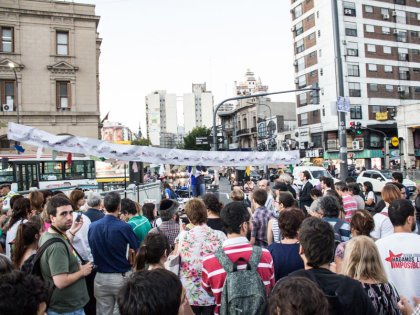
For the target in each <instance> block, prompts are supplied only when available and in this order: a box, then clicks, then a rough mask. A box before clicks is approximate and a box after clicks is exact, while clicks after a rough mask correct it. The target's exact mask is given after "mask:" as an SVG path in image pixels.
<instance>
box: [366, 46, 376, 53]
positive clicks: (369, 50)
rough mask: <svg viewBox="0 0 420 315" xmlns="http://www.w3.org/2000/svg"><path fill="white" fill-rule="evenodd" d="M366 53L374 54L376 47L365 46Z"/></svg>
mask: <svg viewBox="0 0 420 315" xmlns="http://www.w3.org/2000/svg"><path fill="white" fill-rule="evenodd" d="M367 51H368V52H376V46H375V45H367Z"/></svg>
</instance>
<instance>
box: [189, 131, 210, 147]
mask: <svg viewBox="0 0 420 315" xmlns="http://www.w3.org/2000/svg"><path fill="white" fill-rule="evenodd" d="M210 132H211V130H210V129H209V128H206V127H196V128H194V129H193V130H191V132H190V133H188V134H187V135H186V136H185V137H184V146H183V149H185V150H203V151H210V144H201V145H196V144H195V139H196V138H197V137H206V138H207V137H209V136H210Z"/></svg>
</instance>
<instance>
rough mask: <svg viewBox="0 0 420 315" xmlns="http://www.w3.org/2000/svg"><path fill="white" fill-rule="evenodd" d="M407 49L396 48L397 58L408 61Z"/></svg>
mask: <svg viewBox="0 0 420 315" xmlns="http://www.w3.org/2000/svg"><path fill="white" fill-rule="evenodd" d="M408 59H409V58H408V49H407V48H398V60H399V61H408Z"/></svg>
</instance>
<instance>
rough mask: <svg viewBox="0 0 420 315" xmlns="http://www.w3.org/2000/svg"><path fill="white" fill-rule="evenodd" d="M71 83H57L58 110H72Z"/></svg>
mask: <svg viewBox="0 0 420 315" xmlns="http://www.w3.org/2000/svg"><path fill="white" fill-rule="evenodd" d="M69 100H70V82H68V81H57V108H62V109H66V108H70V101H69Z"/></svg>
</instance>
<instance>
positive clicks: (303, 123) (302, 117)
mask: <svg viewBox="0 0 420 315" xmlns="http://www.w3.org/2000/svg"><path fill="white" fill-rule="evenodd" d="M308 123H309V121H308V113H303V114H300V125H301V126H306V125H307V124H308Z"/></svg>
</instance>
